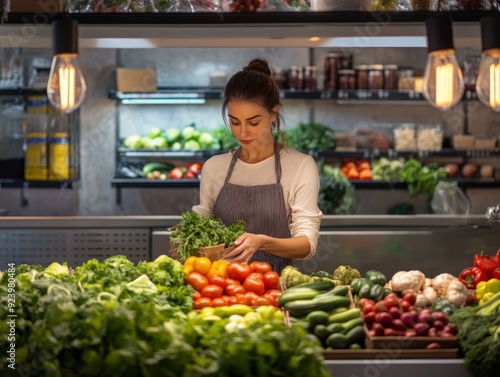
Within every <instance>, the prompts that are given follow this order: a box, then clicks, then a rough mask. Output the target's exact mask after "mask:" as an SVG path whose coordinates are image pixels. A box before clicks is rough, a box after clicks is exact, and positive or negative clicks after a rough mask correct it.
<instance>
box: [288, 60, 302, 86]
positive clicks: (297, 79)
mask: <svg viewBox="0 0 500 377" xmlns="http://www.w3.org/2000/svg"><path fill="white" fill-rule="evenodd" d="M303 80H304V73H303V69H302V67H298V66H296V65H292V67H291V68H290V74H289V75H288V87H289V88H290V89H292V90H301V89H303V87H304V86H303Z"/></svg>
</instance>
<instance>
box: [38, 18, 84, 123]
mask: <svg viewBox="0 0 500 377" xmlns="http://www.w3.org/2000/svg"><path fill="white" fill-rule="evenodd" d="M52 42H53V48H54V57H53V59H52V66H51V69H50V76H49V81H48V83H47V96H48V98H49V101H50V103H51V104H52V105H53V106H54V107H56V108H57V109H59V110H60V111H61V112H62V113H65V114H69V113H71V112H73V111H75V110H76V109H77V108H79V107H80V105H81V104H82V102H83V100H84V98H85V93H86V92H87V86H86V83H85V79H84V77H83V73H82V70H81V68H80V64H79V63H78V22H77V21H76V20H73V19H71V18H70V17H69V15H68V14H64V15H63V16H62V17H60V18H58V19H57V20H55V21H54V22H53V23H52Z"/></svg>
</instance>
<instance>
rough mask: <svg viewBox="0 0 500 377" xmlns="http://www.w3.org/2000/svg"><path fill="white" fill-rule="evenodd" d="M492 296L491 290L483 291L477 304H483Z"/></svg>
mask: <svg viewBox="0 0 500 377" xmlns="http://www.w3.org/2000/svg"><path fill="white" fill-rule="evenodd" d="M493 296H495V294H494V293H493V292H487V293H485V294H484V296H483V298H482V299H481V300H480V301H479V305H482V304H484V303H485V302H486V301H488V300H490V299H491V298H492V297H493Z"/></svg>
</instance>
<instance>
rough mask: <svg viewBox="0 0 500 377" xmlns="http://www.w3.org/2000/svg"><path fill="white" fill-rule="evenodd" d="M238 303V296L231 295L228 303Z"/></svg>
mask: <svg viewBox="0 0 500 377" xmlns="http://www.w3.org/2000/svg"><path fill="white" fill-rule="evenodd" d="M243 301H245V300H243ZM236 304H240V302H239V301H238V299H237V298H236V296H229V302H228V305H229V306H231V305H236Z"/></svg>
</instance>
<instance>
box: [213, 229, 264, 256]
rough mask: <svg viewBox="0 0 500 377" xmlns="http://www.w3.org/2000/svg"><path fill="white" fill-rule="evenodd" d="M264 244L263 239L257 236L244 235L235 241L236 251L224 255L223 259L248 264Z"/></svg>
mask: <svg viewBox="0 0 500 377" xmlns="http://www.w3.org/2000/svg"><path fill="white" fill-rule="evenodd" d="M263 244H264V241H263V239H262V238H261V237H259V236H258V235H257V234H253V233H243V234H242V235H241V236H239V237H238V238H237V239H236V240H235V241H234V246H235V247H234V249H233V250H231V251H230V252H229V253H227V254H224V257H223V259H224V260H226V261H228V262H248V261H249V260H250V258H252V256H253V255H254V253H255V252H256V251H257V250H260V248H261V247H262V245H263Z"/></svg>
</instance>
